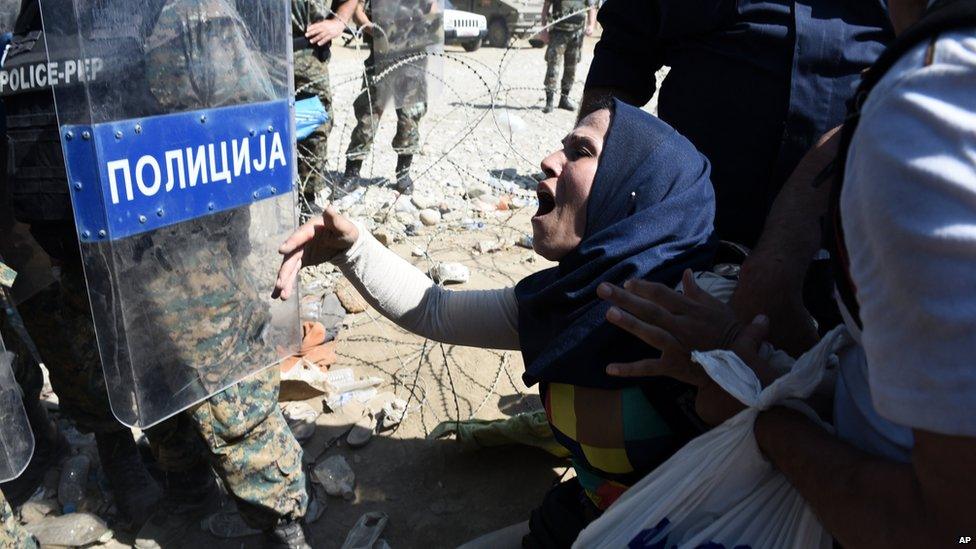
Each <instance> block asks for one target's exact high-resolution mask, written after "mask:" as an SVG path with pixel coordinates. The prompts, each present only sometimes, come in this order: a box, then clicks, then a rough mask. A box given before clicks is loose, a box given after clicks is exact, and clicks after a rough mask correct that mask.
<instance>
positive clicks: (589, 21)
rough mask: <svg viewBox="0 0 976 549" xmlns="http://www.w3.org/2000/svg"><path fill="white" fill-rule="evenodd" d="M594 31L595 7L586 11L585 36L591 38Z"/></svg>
mask: <svg viewBox="0 0 976 549" xmlns="http://www.w3.org/2000/svg"><path fill="white" fill-rule="evenodd" d="M595 30H596V6H590V7H589V9H587V10H586V35H587V36H593V32H594V31H595Z"/></svg>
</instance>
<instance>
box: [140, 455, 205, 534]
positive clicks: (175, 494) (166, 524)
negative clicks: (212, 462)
mask: <svg viewBox="0 0 976 549" xmlns="http://www.w3.org/2000/svg"><path fill="white" fill-rule="evenodd" d="M220 503H221V497H220V491H219V490H218V488H217V482H216V481H215V479H214V474H213V471H212V470H211V469H210V466H209V465H207V464H206V462H204V461H202V460H201V462H200V463H199V464H198V465H197V466H195V467H193V468H191V469H190V470H188V471H180V472H176V473H164V474H163V500H162V503H161V504H160V505H159V506H158V508H157V509H156V512H155V513H153V515H152V516H151V517H149V520H147V521H146V523H145V524H144V525H143V527H142V528H141V529H140V530H139V533H138V534H137V535H136V543H135V547H136V548H137V549H156V548H160V547H172V546H174V545H178V542H179V541H180V540H181V539H182V538H183V537H184V536H185V535H186V531H187V529H188V528H197V527H198V525H199V523H200V521H201V520H202V519H203V518H204V517H206V516H207V515H209V514H211V513H214V512H216V511H217V510H218V509H219V507H220Z"/></svg>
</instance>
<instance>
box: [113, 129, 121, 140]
mask: <svg viewBox="0 0 976 549" xmlns="http://www.w3.org/2000/svg"><path fill="white" fill-rule="evenodd" d="M115 138H116V139H122V131H121V130H118V131H116V132H115Z"/></svg>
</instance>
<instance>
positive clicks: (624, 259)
mask: <svg viewBox="0 0 976 549" xmlns="http://www.w3.org/2000/svg"><path fill="white" fill-rule="evenodd" d="M709 172H710V166H709V163H708V160H706V159H705V157H704V156H702V155H701V154H700V153H699V152H698V151H697V150H696V149H695V147H694V146H693V145H692V144H691V143H690V142H689V141H688V140H687V139H685V138H684V137H682V136H681V135H679V134H678V133H677V132H676V131H675V130H674V129H673V128H671V127H670V126H669V125H667V124H666V123H665V122H662V121H661V120H659V119H658V118H656V117H654V116H652V115H650V114H648V113H646V112H644V111H642V110H640V109H637V108H635V107H632V106H630V105H627V104H625V103H622V102H619V101H617V102H616V114H615V115H614V117H613V120H612V122H611V125H610V128H609V130H608V132H607V135H606V137H605V143H604V147H603V152H602V154H601V156H600V164H599V167H598V168H597V172H596V176H595V179H594V181H593V187H592V190H591V192H590V196H589V200H588V203H587V206H586V209H587V211H586V232H585V234H584V235H583V239H582V242H580V244H579V246H577V247H576V248H575V249H574V250H573V251H571V252H570V253H569V254H567V256H566V257H564V258H563V259H562V260H560V262H559V265H558V266H557V267H553V268H550V269H546V270H544V271H540V272H538V273H535V274H532V275H530V276H528V277H526V278H525V279H523V280H522V281H521V282H519V283H518V285H517V286H516V287H515V294H516V297H517V299H518V304H519V339H520V342H521V346H522V356H523V357H524V359H525V365H526V368H525V373H524V374H523V379H524V380H525V383H526V384H528V385H533V384H535V383H538V382H543V383H548V382H559V383H569V384H573V385H581V386H586V387H595V388H608V389H609V388H620V387H624V386H628V385H633V383H634V382H633V381H632V380H626V379H619V378H613V377H610V376H608V375H606V372H605V369H606V365H607V364H610V363H612V362H621V361H625V362H630V361H634V360H639V359H641V358H649V356H650V355H649V351H650V349H649V347H648V346H647V345H646V344H644V343H643V342H641V341H640V340H638V339H637V338H636V337H634V336H632V335H630V334H628V333H627V332H624V331H623V330H621V329H619V328H617V327H615V326H613V325H611V324H609V323H608V322H607V321H606V319H605V315H606V311H607V309H608V307H609V306H608V305H607V304H606V302H604V301H602V300H601V299H599V298H598V297H597V295H596V288H597V286H598V285H599V284H600V283H601V282H612V283H615V284H618V285H619V284H623V283H624V282H625V281H626V280H629V279H632V278H644V279H647V280H653V281H657V282H661V283H664V284H667V285H669V286H674V285H675V284H677V282H678V281H679V280H680V278H681V273H682V272H683V271H684V269H686V268H692V269H702V268H707V267H708V266H709V262H710V261H711V259H712V256H713V254H714V246H713V245H712V240H711V234H712V220H713V218H714V215H715V196H714V193H713V190H712V184H711V182H710V181H709Z"/></svg>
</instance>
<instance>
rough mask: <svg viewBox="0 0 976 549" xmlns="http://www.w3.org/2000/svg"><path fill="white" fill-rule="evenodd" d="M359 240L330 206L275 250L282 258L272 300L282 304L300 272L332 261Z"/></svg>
mask: <svg viewBox="0 0 976 549" xmlns="http://www.w3.org/2000/svg"><path fill="white" fill-rule="evenodd" d="M358 238H359V229H357V228H356V226H355V225H354V224H353V223H352V222H351V221H349V220H348V219H346V218H345V217H343V216H342V215H340V214H339V212H337V211H335V208H333V207H332V206H329V207H328V208H326V209H325V211H324V212H322V216H321V217H318V218H315V219H313V220H312V221H309V222H308V223H306V224H304V225H302V226H301V227H299V228H298V230H297V231H295V232H294V233H293V234H292V235H291V236H289V237H288V240H286V241H285V243H284V244H282V245H281V247H280V248H278V253H280V254H281V255H282V256H284V257H283V258H282V259H281V267H280V268H279V269H278V279H277V280H275V287H274V291H272V292H271V297H272V298H277V299H281V300H285V299H288V298H289V297H291V293H292V291H294V289H295V279H296V278H297V277H298V270H299V269H301V268H302V267H306V266H310V265H318V264H319V263H324V262H326V261H328V260H329V259H332V258H333V257H335V255H336V254H338V253H340V252H343V251H345V250H348V249H349V247H350V246H352V245H353V244H354V243H355V242H356V239H358Z"/></svg>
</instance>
